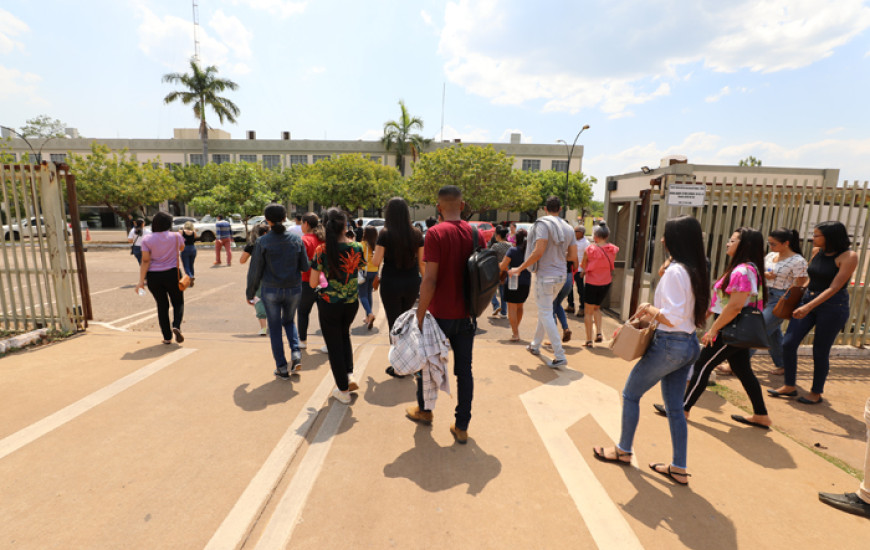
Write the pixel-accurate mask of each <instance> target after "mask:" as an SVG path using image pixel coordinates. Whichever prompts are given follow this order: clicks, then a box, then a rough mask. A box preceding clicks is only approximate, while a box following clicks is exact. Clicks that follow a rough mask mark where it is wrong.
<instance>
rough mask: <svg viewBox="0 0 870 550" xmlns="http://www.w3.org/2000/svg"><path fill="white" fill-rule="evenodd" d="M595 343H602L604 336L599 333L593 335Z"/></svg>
mask: <svg viewBox="0 0 870 550" xmlns="http://www.w3.org/2000/svg"><path fill="white" fill-rule="evenodd" d="M595 341H596V342H603V341H604V336H601V333H600V332H599V333H598V334H596V335H595Z"/></svg>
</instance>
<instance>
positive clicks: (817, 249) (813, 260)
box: [767, 221, 858, 405]
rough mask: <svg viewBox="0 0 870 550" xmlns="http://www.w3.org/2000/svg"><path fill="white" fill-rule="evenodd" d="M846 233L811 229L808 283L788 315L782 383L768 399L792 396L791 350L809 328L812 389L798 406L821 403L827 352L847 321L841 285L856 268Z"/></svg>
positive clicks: (830, 227) (838, 228) (837, 226)
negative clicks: (811, 244)
mask: <svg viewBox="0 0 870 550" xmlns="http://www.w3.org/2000/svg"><path fill="white" fill-rule="evenodd" d="M851 245H852V243H851V242H850V241H849V233H848V232H847V231H846V226H844V225H843V224H842V223H840V222H834V221H832V222H822V223H820V224H819V225H817V226H816V227H815V229H813V254H812V256H811V257H810V264H809V266H808V267H807V273H808V274H809V282H808V283H807V286H806V291H805V292H804V295H803V297H802V298H801V301H800V305H799V307H798V308H797V309H795V310H794V312H792V319H791V321H789V323H788V330H786V333H785V340H784V341H783V344H782V359H783V366H784V368H785V384H784V385H783V386H781V387H779V388H778V389H776V390H767V391H768V393H770V394H771V395H773V396H774V397H793V396H796V395H797V386H796V384H797V349H798V346H800V343H801V340H803V339H804V337H806V335H807V334H808V333H809V331H810V330H811V329H812V328H813V327H815V329H816V331H815V335H814V337H813V386H812V388H811V389H810V392H809V393H808V394H807V396H806V397H799V398H798V401H799V402H800V403H803V404H805V405H815V404H817V403H821V402H822V394H823V393H824V391H825V381H826V380H827V378H828V370H829V369H830V358H831V347H832V346H833V345H834V341H835V340H836V339H837V334H839V333H840V331H841V330H843V327H845V326H846V321H848V320H849V291H848V289H847V285H848V284H849V280H850V279H851V278H852V274H853V273H855V268H857V267H858V254H857V253H855V252H854V251H852V250H849V247H850V246H851Z"/></svg>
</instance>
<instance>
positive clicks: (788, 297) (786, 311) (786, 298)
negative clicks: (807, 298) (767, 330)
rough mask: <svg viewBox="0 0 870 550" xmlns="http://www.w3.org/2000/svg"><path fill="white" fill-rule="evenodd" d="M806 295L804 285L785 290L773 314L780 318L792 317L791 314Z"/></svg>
mask: <svg viewBox="0 0 870 550" xmlns="http://www.w3.org/2000/svg"><path fill="white" fill-rule="evenodd" d="M803 297H804V287H802V286H793V287H791V288H789V289H788V290H786V291H785V294H783V295H782V298H780V299H779V301H778V302H777V303H776V305H775V306H774V307H773V314H774V315H776V316H777V317H779V318H780V319H791V314H792V313H793V312H794V310H795V309H797V307H798V304H799V303H801V298H803Z"/></svg>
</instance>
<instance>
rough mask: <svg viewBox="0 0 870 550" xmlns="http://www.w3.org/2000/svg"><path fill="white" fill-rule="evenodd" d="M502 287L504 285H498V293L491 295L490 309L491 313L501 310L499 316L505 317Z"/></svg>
mask: <svg viewBox="0 0 870 550" xmlns="http://www.w3.org/2000/svg"><path fill="white" fill-rule="evenodd" d="M504 287H505V285H498V291H497V292H496V293H495V294H493V295H492V309H493V311H498V310H499V309H501V314H502V315H507V302H505V301H504ZM499 299H501V306H499V303H498V301H499Z"/></svg>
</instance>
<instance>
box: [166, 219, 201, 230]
mask: <svg viewBox="0 0 870 550" xmlns="http://www.w3.org/2000/svg"><path fill="white" fill-rule="evenodd" d="M187 222H193V223H194V224H196V223H198V222H199V220H197V219H196V218H193V217H191V216H175V217H173V218H172V230H173V231H178V230H180V229H181V227H182V226H183V225H184V224H185V223H187Z"/></svg>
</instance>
